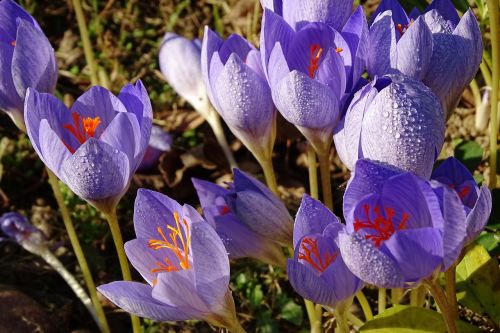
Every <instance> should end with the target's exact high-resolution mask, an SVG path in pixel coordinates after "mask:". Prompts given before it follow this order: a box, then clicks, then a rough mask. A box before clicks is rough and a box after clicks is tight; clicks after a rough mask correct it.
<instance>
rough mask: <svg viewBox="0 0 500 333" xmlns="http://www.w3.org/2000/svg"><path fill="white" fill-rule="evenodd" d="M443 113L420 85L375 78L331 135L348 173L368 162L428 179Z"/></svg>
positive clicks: (441, 134)
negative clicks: (364, 160) (360, 163)
mask: <svg viewBox="0 0 500 333" xmlns="http://www.w3.org/2000/svg"><path fill="white" fill-rule="evenodd" d="M444 131H445V125H444V112H443V110H442V108H441V106H440V103H439V101H438V99H437V98H436V96H435V95H434V94H433V93H432V92H431V90H430V89H429V88H427V87H426V86H425V85H424V84H422V83H421V82H420V81H417V80H415V79H412V78H410V77H406V76H402V75H393V76H390V77H382V78H376V79H375V80H374V81H372V82H371V83H369V84H367V85H366V86H364V87H363V88H362V89H361V90H360V91H358V92H357V93H356V95H355V96H354V99H353V100H352V102H351V104H350V105H349V108H348V109H347V112H346V114H345V116H344V117H343V118H342V120H341V122H340V124H339V126H338V127H337V128H336V129H335V135H334V140H335V147H336V148H337V151H338V154H339V156H340V158H341V160H342V162H343V163H344V164H345V165H346V166H347V167H348V168H349V169H350V170H352V169H353V168H354V165H355V163H356V161H357V160H358V159H359V158H368V159H372V160H376V161H380V162H383V163H388V164H391V165H393V166H395V167H398V168H400V169H403V170H405V171H410V172H413V173H415V174H416V175H418V176H420V177H423V178H426V179H429V178H430V176H431V173H432V167H433V165H434V162H435V160H436V158H437V156H438V155H439V152H440V151H441V148H442V146H443V143H444Z"/></svg>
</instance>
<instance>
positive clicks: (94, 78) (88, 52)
mask: <svg viewBox="0 0 500 333" xmlns="http://www.w3.org/2000/svg"><path fill="white" fill-rule="evenodd" d="M73 7H74V9H75V15H76V21H77V23H78V29H79V30H80V37H81V39H82V44H83V53H84V54H85V60H86V61H87V64H88V65H89V69H90V82H91V83H92V85H97V84H99V77H98V74H97V65H96V63H95V59H94V51H92V44H91V43H90V37H89V32H88V30H87V24H86V23H85V16H84V15H83V9H82V3H81V2H80V0H73Z"/></svg>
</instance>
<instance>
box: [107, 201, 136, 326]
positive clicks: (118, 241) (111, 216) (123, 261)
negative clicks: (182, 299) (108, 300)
mask: <svg viewBox="0 0 500 333" xmlns="http://www.w3.org/2000/svg"><path fill="white" fill-rule="evenodd" d="M104 215H106V219H107V220H108V224H109V229H110V230H111V236H113V242H114V243H115V247H116V252H117V253H118V260H119V261H120V268H121V270H122V276H123V279H124V280H125V281H132V275H131V274H130V266H129V265H128V261H127V256H126V255H125V250H124V247H123V239H122V234H121V232H120V226H119V225H118V216H116V209H113V210H111V211H110V212H107V213H104ZM130 318H131V320H132V329H133V332H134V333H140V332H141V323H140V321H139V317H136V316H134V315H132V314H131V315H130Z"/></svg>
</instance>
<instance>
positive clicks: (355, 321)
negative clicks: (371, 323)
mask: <svg viewBox="0 0 500 333" xmlns="http://www.w3.org/2000/svg"><path fill="white" fill-rule="evenodd" d="M347 319H348V320H349V321H350V322H351V323H352V324H353V325H354V326H355V327H356V328H357V329H359V328H360V327H361V326H363V325H364V324H365V322H364V321H362V320H361V319H359V318H358V317H356V316H355V315H354V314H352V313H350V312H347Z"/></svg>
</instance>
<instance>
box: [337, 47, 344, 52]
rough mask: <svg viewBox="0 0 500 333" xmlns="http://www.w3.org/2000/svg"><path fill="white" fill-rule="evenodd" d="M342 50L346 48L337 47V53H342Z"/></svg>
mask: <svg viewBox="0 0 500 333" xmlns="http://www.w3.org/2000/svg"><path fill="white" fill-rule="evenodd" d="M342 51H344V49H343V48H341V47H337V48H336V49H335V52H337V53H340V52H342Z"/></svg>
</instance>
